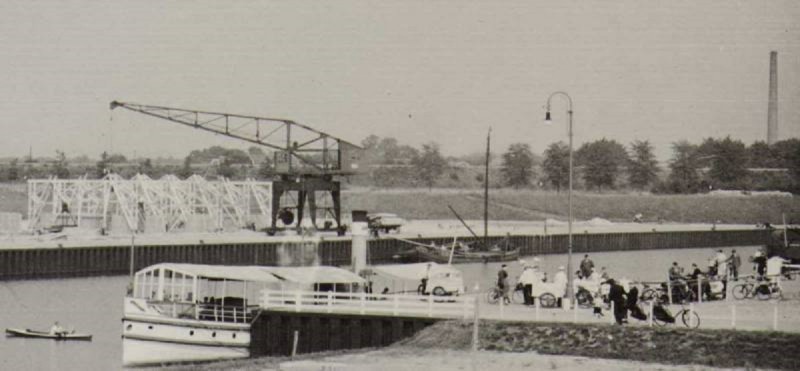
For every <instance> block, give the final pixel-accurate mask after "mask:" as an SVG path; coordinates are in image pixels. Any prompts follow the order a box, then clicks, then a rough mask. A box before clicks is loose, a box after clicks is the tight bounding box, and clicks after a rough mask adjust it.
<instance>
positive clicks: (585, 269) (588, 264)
mask: <svg viewBox="0 0 800 371" xmlns="http://www.w3.org/2000/svg"><path fill="white" fill-rule="evenodd" d="M580 269H581V275H582V276H584V277H589V276H590V275H591V274H592V271H594V262H593V261H592V259H589V254H586V255H584V256H583V260H581V266H580Z"/></svg>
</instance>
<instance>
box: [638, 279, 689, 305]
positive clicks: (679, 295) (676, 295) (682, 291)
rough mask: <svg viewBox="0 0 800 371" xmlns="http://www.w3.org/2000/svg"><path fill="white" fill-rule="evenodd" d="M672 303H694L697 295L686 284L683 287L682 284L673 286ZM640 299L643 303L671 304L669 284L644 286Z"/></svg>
mask: <svg viewBox="0 0 800 371" xmlns="http://www.w3.org/2000/svg"><path fill="white" fill-rule="evenodd" d="M671 287H672V302H673V303H680V302H682V301H694V300H696V298H697V293H696V292H695V291H693V290H691V289H689V287H688V285H686V284H685V283H684V284H683V286H681V284H675V285H672V286H671ZM639 299H640V300H642V301H652V300H658V301H662V302H665V303H668V302H669V294H668V293H667V284H666V283H662V284H661V285H659V286H650V285H648V284H644V285H643V288H642V294H641V295H639Z"/></svg>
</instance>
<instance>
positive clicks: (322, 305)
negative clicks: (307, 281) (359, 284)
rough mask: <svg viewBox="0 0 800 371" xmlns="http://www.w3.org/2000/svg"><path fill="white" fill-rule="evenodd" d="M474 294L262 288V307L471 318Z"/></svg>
mask: <svg viewBox="0 0 800 371" xmlns="http://www.w3.org/2000/svg"><path fill="white" fill-rule="evenodd" d="M476 300H477V298H476V297H465V296H434V295H426V296H423V295H385V294H367V293H363V292H358V293H343V292H314V291H279V290H262V291H261V303H260V304H261V308H263V309H272V310H285V311H292V312H313V313H348V314H361V315H392V316H414V317H431V318H465V319H466V318H471V317H473V316H474V314H475V301H476Z"/></svg>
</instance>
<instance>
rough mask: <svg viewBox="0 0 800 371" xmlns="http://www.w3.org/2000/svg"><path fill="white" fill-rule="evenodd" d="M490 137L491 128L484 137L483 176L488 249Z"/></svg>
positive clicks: (484, 239) (485, 230) (484, 234)
mask: <svg viewBox="0 0 800 371" xmlns="http://www.w3.org/2000/svg"><path fill="white" fill-rule="evenodd" d="M491 137H492V128H489V133H488V134H487V135H486V168H485V173H484V175H483V247H484V248H485V249H488V248H489V142H490V140H491Z"/></svg>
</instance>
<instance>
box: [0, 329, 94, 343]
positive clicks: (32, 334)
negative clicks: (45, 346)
mask: <svg viewBox="0 0 800 371" xmlns="http://www.w3.org/2000/svg"><path fill="white" fill-rule="evenodd" d="M6 336H16V337H24V338H36V339H51V340H83V341H91V340H92V335H89V334H76V333H73V334H62V335H54V334H51V333H49V332H44V331H36V330H31V329H24V330H23V329H14V328H9V329H6Z"/></svg>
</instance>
